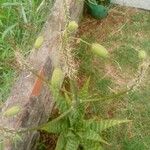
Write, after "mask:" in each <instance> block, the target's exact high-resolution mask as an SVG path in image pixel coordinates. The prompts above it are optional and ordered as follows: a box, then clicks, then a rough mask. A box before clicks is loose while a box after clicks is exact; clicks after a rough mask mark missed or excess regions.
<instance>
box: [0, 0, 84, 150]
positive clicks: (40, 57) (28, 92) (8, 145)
mask: <svg viewBox="0 0 150 150" xmlns="http://www.w3.org/2000/svg"><path fill="white" fill-rule="evenodd" d="M66 2H67V5H68V8H69V10H70V16H71V20H76V21H79V18H80V17H81V14H82V9H83V0H66ZM64 16H65V12H64V3H63V0H55V2H54V6H53V8H52V10H51V15H50V16H49V18H48V20H47V22H46V24H45V26H44V28H43V30H42V32H41V35H42V36H43V37H44V42H43V44H42V46H41V47H40V49H38V50H35V49H33V50H32V51H31V54H30V55H29V57H28V58H27V62H28V63H29V64H30V66H32V70H34V71H36V72H38V75H39V76H40V77H41V78H45V79H50V78H51V74H52V71H53V66H54V64H55V63H57V62H58V59H59V55H58V50H59V49H60V47H61V36H60V34H61V31H62V30H64V26H65V22H66V20H65V17H64ZM15 105H18V106H20V107H21V111H20V112H19V114H18V115H16V116H14V117H10V118H9V117H4V116H0V127H5V128H10V129H13V130H18V129H21V128H27V127H36V126H38V125H40V124H43V123H45V122H46V121H47V120H48V118H49V116H50V114H51V110H52V107H53V103H52V96H51V93H50V90H49V88H48V86H47V85H46V84H44V82H43V80H41V79H40V78H38V77H37V76H36V75H34V74H33V72H31V71H29V69H24V71H22V73H21V74H20V76H19V78H18V80H17V82H16V83H15V85H14V86H13V88H12V92H11V94H10V97H9V98H8V100H7V101H6V103H5V104H4V106H3V108H2V110H1V111H2V113H3V112H4V111H5V110H6V109H8V108H10V107H12V106H15ZM38 137H39V133H38V132H37V131H34V132H30V133H25V134H23V136H22V141H19V142H17V147H15V146H14V144H13V143H12V142H11V141H10V140H9V141H8V140H7V141H5V142H4V149H5V150H15V149H16V150H33V149H36V147H35V143H36V140H37V139H38Z"/></svg>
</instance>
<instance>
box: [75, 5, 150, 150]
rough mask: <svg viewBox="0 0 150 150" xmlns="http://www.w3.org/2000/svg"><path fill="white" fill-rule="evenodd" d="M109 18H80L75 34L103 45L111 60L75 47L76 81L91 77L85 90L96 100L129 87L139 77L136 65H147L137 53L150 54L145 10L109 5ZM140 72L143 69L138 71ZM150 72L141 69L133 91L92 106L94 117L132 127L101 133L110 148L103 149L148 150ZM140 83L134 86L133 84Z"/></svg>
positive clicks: (148, 19)
mask: <svg viewBox="0 0 150 150" xmlns="http://www.w3.org/2000/svg"><path fill="white" fill-rule="evenodd" d="M110 11H111V12H110V14H109V16H108V17H107V18H106V19H104V20H102V21H96V20H94V19H92V18H91V17H90V16H87V15H86V17H85V18H83V20H82V22H81V26H80V31H79V35H80V36H81V37H82V38H84V39H85V40H87V41H88V42H91V43H92V42H93V41H97V42H98V43H100V44H102V45H103V46H105V47H106V48H107V49H108V50H109V51H110V54H111V59H109V60H102V59H99V58H95V57H94V56H93V55H92V53H91V52H90V49H89V48H88V46H86V45H84V44H79V48H78V49H77V50H78V55H77V59H80V60H81V63H80V65H81V66H80V70H79V77H80V80H82V78H83V79H85V77H88V76H90V77H91V87H90V91H91V92H92V93H94V92H96V93H97V94H98V95H99V96H100V97H103V96H106V95H109V94H110V93H114V92H117V91H120V90H122V89H124V88H125V87H127V86H129V85H130V84H131V83H132V81H133V80H134V79H135V78H136V76H138V74H139V71H140V66H141V64H143V65H146V64H150V60H149V56H148V58H147V60H145V61H144V62H142V61H141V60H139V58H138V51H139V50H145V51H146V52H147V54H148V55H150V30H149V27H150V12H148V11H143V10H136V9H131V8H126V7H118V6H117V7H112V9H111V10H110ZM143 70H144V69H143ZM149 73H150V68H149V67H148V69H147V70H145V73H144V74H143V76H142V75H141V74H142V73H140V75H139V76H142V77H141V78H142V79H141V80H140V81H138V83H137V84H136V85H137V88H136V89H135V90H134V91H132V92H129V93H127V94H126V95H124V96H121V97H120V98H117V99H113V100H111V101H107V100H106V101H101V102H97V103H94V104H93V109H92V110H93V113H95V114H97V115H98V116H99V117H101V118H107V119H109V118H119V119H120V118H121V119H130V120H132V122H131V123H129V124H127V125H124V126H120V127H119V128H118V127H115V128H113V129H110V130H108V131H107V132H104V135H103V136H104V137H105V138H106V140H108V141H109V143H110V144H111V145H110V146H106V145H104V148H105V149H106V150H135V149H136V150H148V149H149V148H150V119H149V117H150V103H149V98H150V92H149V91H150V76H149ZM138 85H139V86H138Z"/></svg>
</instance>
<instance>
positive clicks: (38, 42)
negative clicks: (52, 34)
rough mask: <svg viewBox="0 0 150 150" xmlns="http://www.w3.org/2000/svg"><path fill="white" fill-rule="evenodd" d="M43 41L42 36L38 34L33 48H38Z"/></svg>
mask: <svg viewBox="0 0 150 150" xmlns="http://www.w3.org/2000/svg"><path fill="white" fill-rule="evenodd" d="M43 41H44V38H43V36H39V37H38V38H37V39H36V41H35V43H34V48H36V49H38V48H40V47H41V45H42V43H43Z"/></svg>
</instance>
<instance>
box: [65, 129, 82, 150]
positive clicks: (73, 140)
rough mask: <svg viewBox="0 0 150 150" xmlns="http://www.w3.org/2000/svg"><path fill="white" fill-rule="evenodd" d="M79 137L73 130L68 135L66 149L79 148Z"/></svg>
mask: <svg viewBox="0 0 150 150" xmlns="http://www.w3.org/2000/svg"><path fill="white" fill-rule="evenodd" d="M79 144H80V142H79V139H78V137H77V136H76V135H74V134H73V133H72V132H71V131H69V133H68V135H67V144H66V148H65V150H77V149H78V147H79Z"/></svg>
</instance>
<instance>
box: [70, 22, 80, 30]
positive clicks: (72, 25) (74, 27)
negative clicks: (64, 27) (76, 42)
mask: <svg viewBox="0 0 150 150" xmlns="http://www.w3.org/2000/svg"><path fill="white" fill-rule="evenodd" d="M77 29H78V24H77V23H76V22H75V21H71V22H69V24H68V30H69V31H70V32H75V31H76V30H77Z"/></svg>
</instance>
